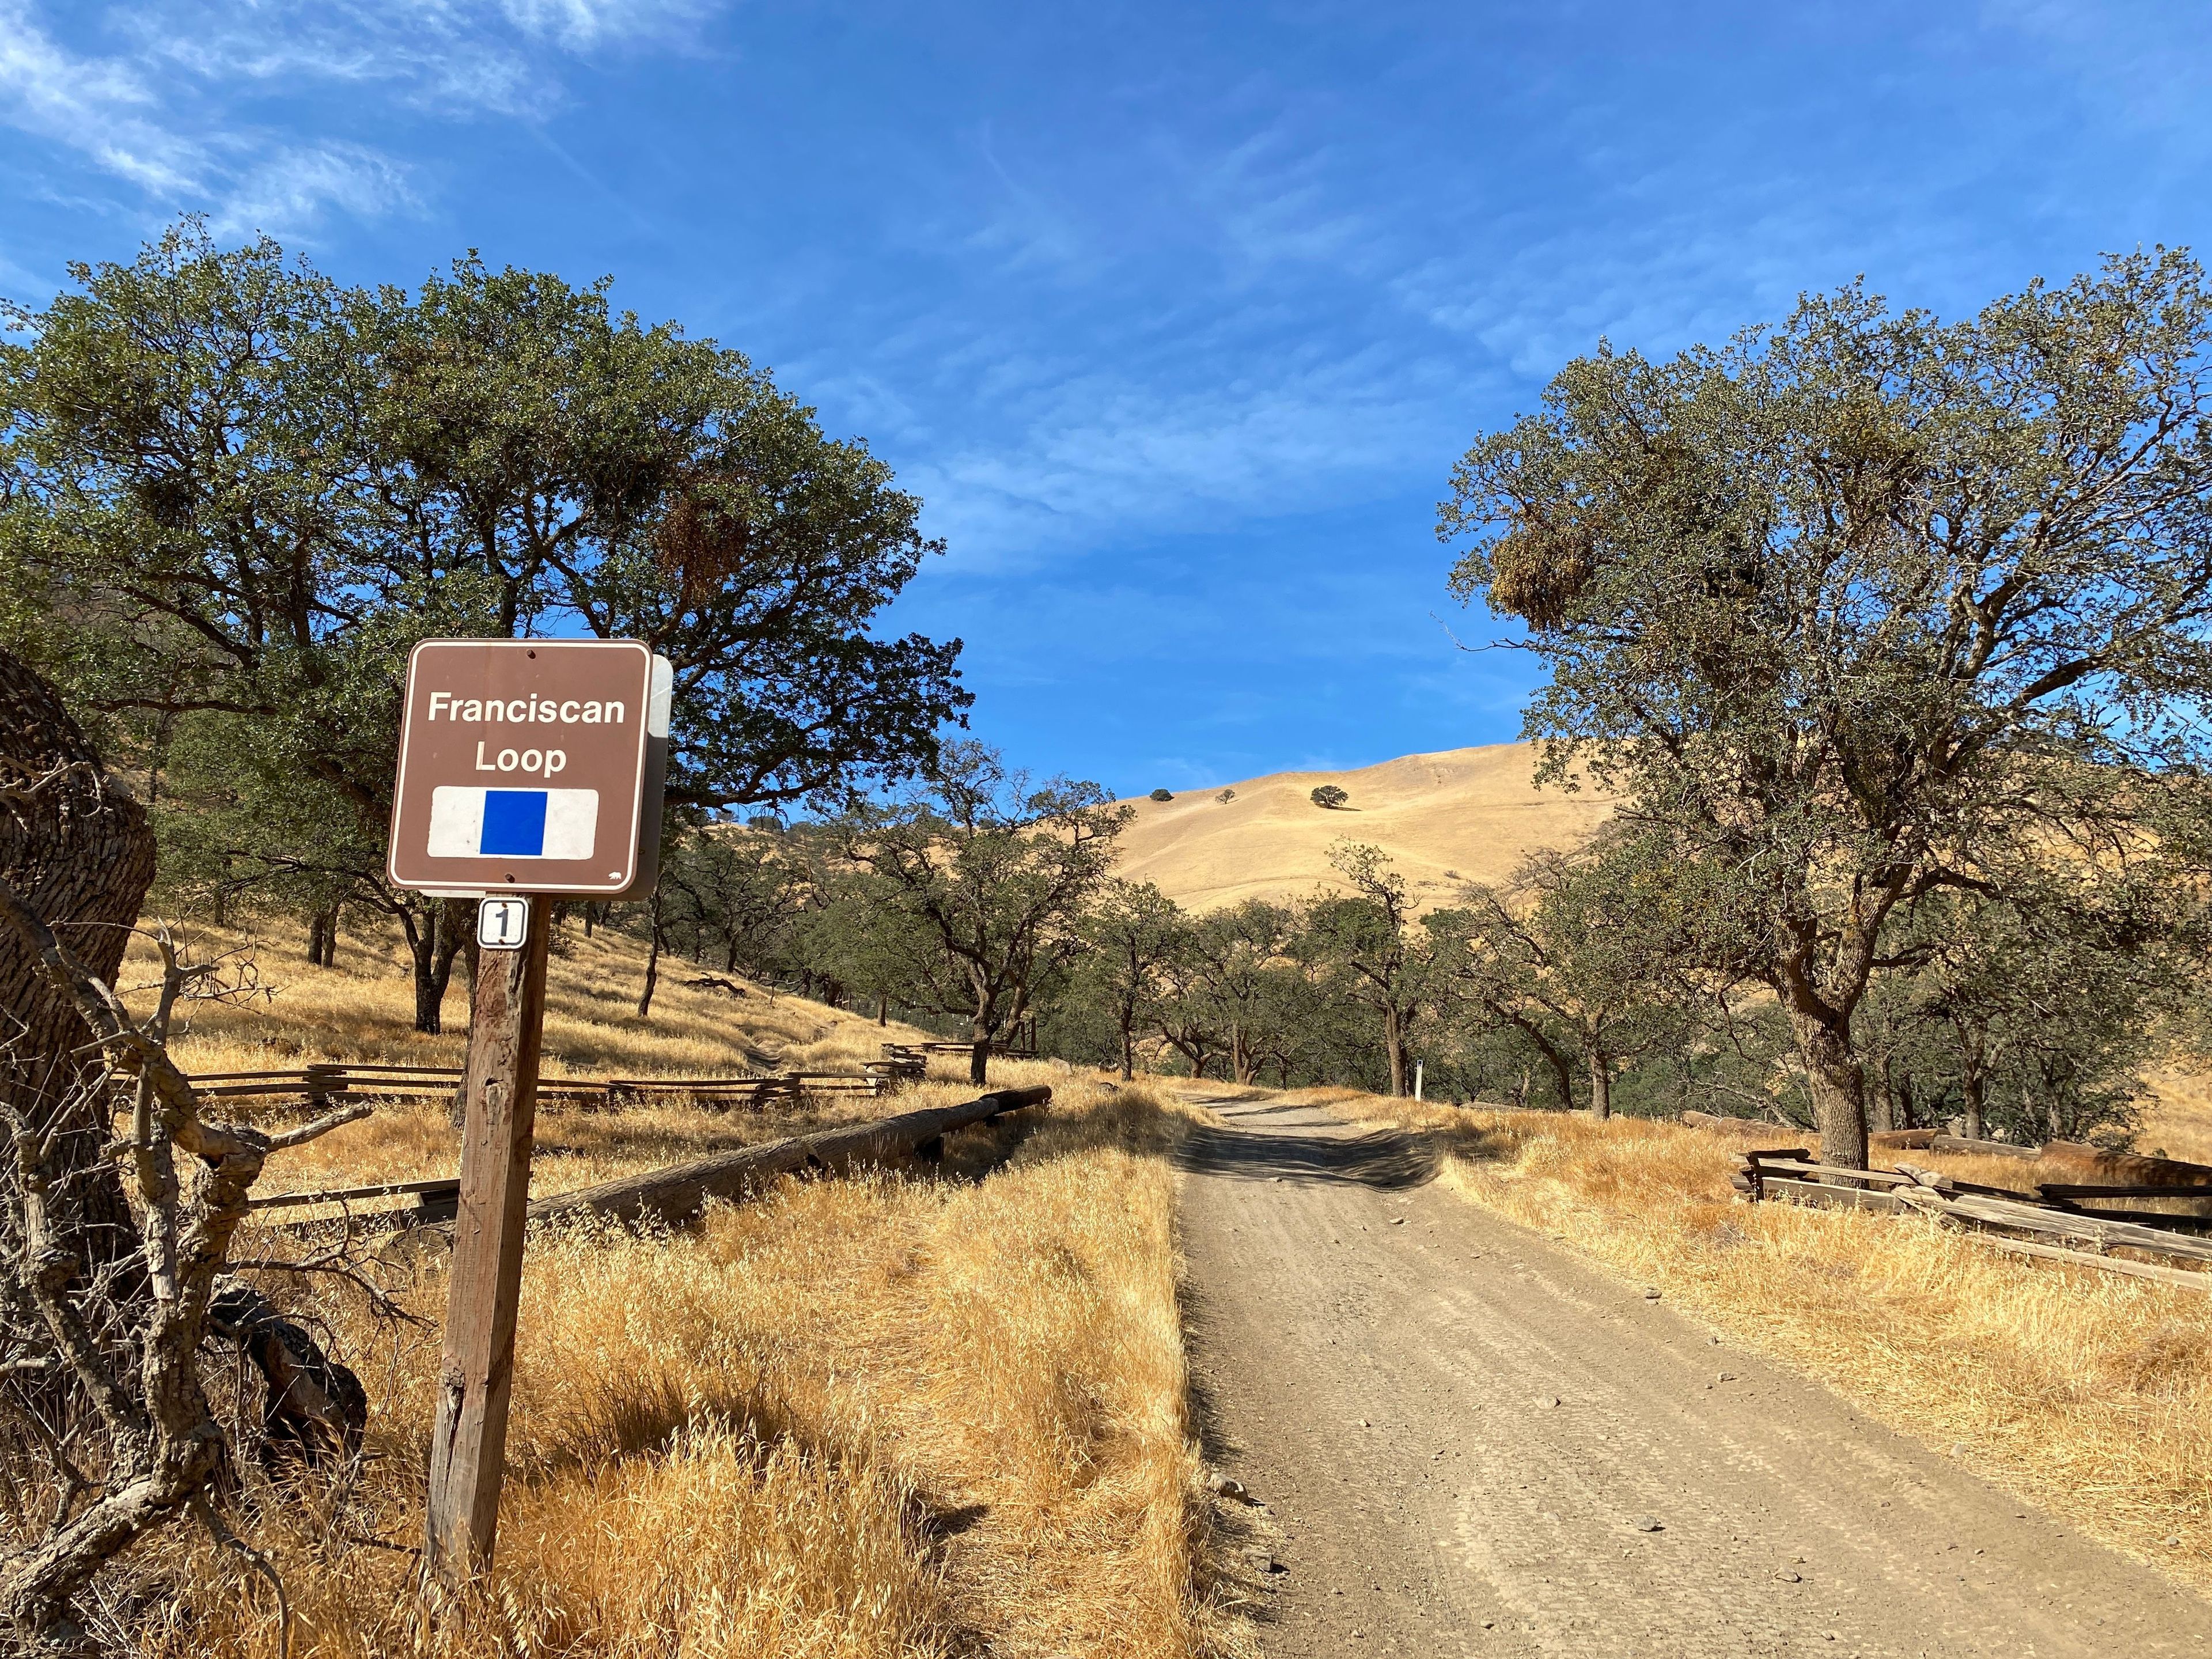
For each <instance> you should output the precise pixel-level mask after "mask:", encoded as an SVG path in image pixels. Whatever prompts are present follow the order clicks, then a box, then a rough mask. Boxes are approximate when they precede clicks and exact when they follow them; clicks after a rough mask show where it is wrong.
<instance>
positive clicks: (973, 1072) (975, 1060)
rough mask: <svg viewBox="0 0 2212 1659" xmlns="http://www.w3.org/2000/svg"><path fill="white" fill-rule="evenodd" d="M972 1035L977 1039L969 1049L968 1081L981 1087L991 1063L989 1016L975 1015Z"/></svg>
mask: <svg viewBox="0 0 2212 1659" xmlns="http://www.w3.org/2000/svg"><path fill="white" fill-rule="evenodd" d="M971 1035H972V1036H973V1037H974V1039H975V1041H974V1046H973V1047H971V1048H969V1050H968V1081H969V1082H970V1083H972V1084H974V1085H975V1086H976V1087H977V1088H979V1089H980V1088H981V1087H982V1086H983V1083H984V1080H985V1079H984V1074H985V1073H987V1071H988V1070H989V1069H990V1064H991V1027H990V1024H989V1023H988V1019H987V1016H985V1015H982V1014H978V1015H976V1016H975V1024H974V1026H973V1027H972V1028H971Z"/></svg>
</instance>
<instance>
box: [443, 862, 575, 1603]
mask: <svg viewBox="0 0 2212 1659" xmlns="http://www.w3.org/2000/svg"><path fill="white" fill-rule="evenodd" d="M518 903H520V904H523V905H526V906H528V910H526V912H525V917H524V921H523V929H524V933H525V937H524V938H523V939H522V940H521V943H520V948H516V947H513V946H502V947H495V948H492V949H489V950H484V951H481V952H480V953H479V955H478V958H477V961H478V964H479V965H478V967H477V984H476V987H475V996H474V998H473V1003H474V1007H473V1009H472V1012H471V1019H470V1021H469V1058H468V1064H467V1066H466V1067H465V1069H464V1070H463V1072H462V1074H461V1090H462V1094H463V1097H464V1100H465V1115H464V1121H463V1125H462V1129H461V1206H460V1212H459V1215H458V1216H456V1217H455V1218H454V1221H453V1285H452V1289H451V1291H450V1292H449V1294H448V1297H447V1304H446V1342H445V1353H444V1358H443V1362H442V1363H441V1365H440V1367H439V1371H438V1419H437V1426H436V1428H435V1430H434V1431H432V1433H431V1437H430V1514H429V1523H428V1528H427V1530H426V1533H425V1536H424V1540H423V1550H424V1563H425V1565H427V1566H428V1568H429V1570H430V1571H431V1573H432V1574H433V1575H434V1576H435V1577H437V1578H438V1579H439V1580H440V1581H441V1582H442V1583H447V1584H457V1583H461V1582H463V1581H464V1580H465V1579H467V1578H469V1577H471V1576H473V1575H474V1574H475V1573H477V1571H481V1570H482V1569H483V1568H484V1567H486V1566H488V1565H490V1562H491V1558H492V1547H493V1544H494V1541H495V1539H496V1537H497V1534H498V1530H499V1489H500V1479H501V1474H502V1473H503V1471H504V1470H505V1468H506V1466H507V1401H508V1399H509V1397H510V1395H512V1393H513V1383H514V1314H515V1304H516V1301H517V1299H518V1297H519V1295H520V1291H521V1287H522V1233H523V1212H525V1211H526V1209H527V1208H528V1207H529V1204H530V1152H531V1145H532V1133H533V1130H534V1127H535V1125H536V1120H537V1115H538V1036H539V1033H540V1032H541V1031H542V1030H543V1029H544V1023H545V946H546V937H547V935H548V934H549V933H551V932H552V927H551V925H550V924H551V918H550V915H545V914H543V911H544V908H548V907H544V906H540V905H537V904H532V903H531V902H530V901H528V900H513V899H508V900H499V899H486V900H485V901H484V902H483V904H484V908H485V909H487V910H489V909H491V908H492V907H494V906H495V905H501V904H504V905H514V904H518ZM529 911H538V912H540V914H537V915H530V914H529V913H528V912H529ZM497 920H498V921H499V922H500V923H501V925H507V921H506V914H505V913H502V914H501V915H500V917H499V918H498V919H497ZM483 931H484V930H483V928H481V927H480V928H479V936H480V937H481V934H482V933H483ZM507 931H509V932H511V931H512V927H511V925H507Z"/></svg>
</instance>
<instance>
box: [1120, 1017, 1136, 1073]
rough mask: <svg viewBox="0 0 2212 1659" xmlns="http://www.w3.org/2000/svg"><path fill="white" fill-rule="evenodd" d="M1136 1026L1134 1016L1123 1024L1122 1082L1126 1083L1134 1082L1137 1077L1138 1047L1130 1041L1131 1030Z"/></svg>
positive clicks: (1124, 1020) (1126, 1019) (1123, 1021)
mask: <svg viewBox="0 0 2212 1659" xmlns="http://www.w3.org/2000/svg"><path fill="white" fill-rule="evenodd" d="M1134 1024H1136V1019H1135V1017H1134V1016H1130V1017H1128V1018H1124V1019H1123V1020H1122V1022H1121V1081H1122V1082H1124V1083H1128V1082H1131V1081H1133V1080H1134V1079H1135V1078H1136V1075H1137V1064H1136V1061H1137V1054H1136V1045H1135V1044H1134V1043H1133V1042H1131V1041H1130V1039H1129V1028H1130V1027H1131V1026H1133V1025H1134Z"/></svg>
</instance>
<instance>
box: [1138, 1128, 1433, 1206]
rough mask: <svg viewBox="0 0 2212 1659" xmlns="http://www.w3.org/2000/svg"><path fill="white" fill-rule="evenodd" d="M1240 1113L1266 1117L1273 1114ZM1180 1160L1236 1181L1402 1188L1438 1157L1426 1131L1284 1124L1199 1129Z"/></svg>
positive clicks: (1428, 1172) (1429, 1172)
mask: <svg viewBox="0 0 2212 1659" xmlns="http://www.w3.org/2000/svg"><path fill="white" fill-rule="evenodd" d="M1270 1115H1272V1114H1267V1113H1252V1114H1239V1116H1240V1117H1241V1118H1243V1119H1245V1121H1254V1120H1257V1121H1260V1122H1262V1123H1264V1122H1265V1120H1266V1119H1267V1117H1269V1116H1270ZM1309 1115H1310V1114H1309ZM1179 1161H1180V1162H1181V1163H1182V1165H1183V1167H1184V1168H1185V1169H1188V1170H1195V1171H1198V1172H1200V1173H1203V1174H1206V1175H1218V1176H1229V1177H1231V1179H1233V1180H1239V1181H1286V1182H1345V1181H1348V1182H1358V1184H1359V1185H1361V1186H1364V1187H1376V1188H1401V1187H1419V1186H1422V1185H1424V1184H1425V1183H1426V1182H1431V1181H1433V1180H1435V1179H1436V1175H1437V1162H1438V1159H1437V1149H1436V1147H1435V1146H1434V1145H1433V1144H1431V1140H1430V1139H1429V1138H1428V1137H1427V1136H1425V1135H1412V1134H1404V1133H1398V1132H1396V1131H1393V1130H1387V1129H1386V1130H1376V1131H1374V1132H1373V1133H1367V1134H1351V1135H1347V1134H1328V1133H1318V1132H1316V1131H1314V1130H1312V1129H1310V1128H1308V1127H1305V1126H1304V1125H1298V1126H1296V1127H1291V1126H1287V1125H1286V1126H1285V1127H1264V1128H1255V1129H1243V1128H1237V1129H1200V1130H1199V1131H1197V1132H1196V1133H1194V1134H1192V1135H1191V1136H1190V1137H1189V1139H1187V1140H1185V1141H1184V1142H1183V1145H1182V1151H1181V1153H1180V1154H1179Z"/></svg>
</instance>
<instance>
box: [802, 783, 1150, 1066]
mask: <svg viewBox="0 0 2212 1659" xmlns="http://www.w3.org/2000/svg"><path fill="white" fill-rule="evenodd" d="M1132 816H1133V810H1132V809H1131V808H1129V807H1127V806H1115V805H1111V804H1110V803H1109V799H1108V797H1107V794H1106V792H1105V791H1104V790H1103V789H1101V788H1100V787H1098V786H1097V784H1095V783H1074V782H1070V781H1068V780H1066V779H1065V778H1055V779H1053V780H1051V781H1048V782H1047V783H1044V784H1042V785H1036V786H1033V785H1032V784H1031V782H1030V779H1029V776H1028V775H1027V774H1026V773H1023V772H1018V771H1010V770H1008V769H1007V768H1006V765H1005V763H1004V762H1003V761H1002V760H1001V759H1000V757H999V756H998V754H997V753H996V752H995V751H994V750H990V749H987V748H985V747H984V746H983V745H982V744H976V743H957V744H947V745H946V746H945V750H944V753H943V755H942V756H941V757H940V758H939V763H938V765H937V766H936V767H935V768H934V769H933V770H932V771H931V773H930V774H929V775H928V776H927V779H926V780H924V781H922V782H921V783H919V784H918V785H915V786H914V787H909V788H908V789H906V790H904V791H903V792H902V793H900V794H899V795H898V796H896V798H895V799H892V800H890V802H888V803H885V804H882V805H878V804H875V803H872V802H871V803H863V804H862V805H858V806H855V807H854V809H853V811H851V813H850V814H849V815H848V817H846V818H845V819H844V820H843V821H842V825H841V829H842V851H843V854H844V856H845V857H846V858H847V859H848V860H850V861H851V862H853V863H854V864H855V865H859V866H865V867H866V869H868V870H870V871H872V872H873V873H874V874H875V875H876V877H877V878H878V891H879V892H880V893H881V895H882V896H883V902H884V904H885V905H886V907H887V908H895V909H896V912H897V913H898V914H899V915H902V918H903V920H904V921H905V922H906V924H907V925H908V927H911V928H912V930H913V931H914V932H915V933H918V934H920V935H921V937H922V938H923V939H927V941H928V943H929V945H931V946H932V947H933V949H934V951H936V952H937V953H938V954H939V956H940V957H941V959H942V961H943V963H944V964H945V975H944V978H943V979H942V980H941V981H939V987H940V988H939V997H940V999H941V1006H942V1007H943V1009H944V1011H945V1012H955V1013H958V1014H960V1015H962V1016H963V1017H964V1018H966V1019H967V1020H968V1022H969V1032H970V1034H971V1041H972V1043H973V1048H972V1052H971V1058H970V1060H969V1080H970V1081H972V1082H974V1083H976V1084H979V1085H980V1084H981V1083H982V1082H984V1081H985V1074H986V1066H987V1063H988V1061H989V1059H990V1054H991V1045H992V1043H993V1042H994V1041H995V1040H996V1039H997V1037H998V1036H999V1034H1000V1032H1001V1031H1002V1030H1006V1029H1008V1028H1009V1027H1011V1026H1012V1025H1013V1024H1016V1023H1017V1022H1018V1021H1019V1020H1020V1019H1021V1018H1022V1016H1023V1015H1024V1013H1026V1012H1028V1010H1029V1006H1030V999H1031V996H1032V994H1033V993H1034V991H1035V990H1036V987H1038V985H1039V984H1040V982H1041V981H1042V980H1043V979H1044V978H1045V977H1047V976H1048V975H1050V974H1051V973H1053V972H1054V971H1055V970H1056V969H1058V968H1060V966H1062V965H1063V964H1065V963H1067V962H1069V961H1071V960H1073V958H1074V957H1076V956H1077V955H1078V954H1079V952H1080V951H1081V948H1082V941H1081V938H1080V935H1079V933H1078V931H1077V924H1078V921H1079V917H1080V916H1081V915H1082V913H1083V912H1084V911H1085V909H1086V908H1089V906H1090V905H1091V902H1092V901H1093V900H1094V899H1095V898H1096V896H1097V893H1098V891H1099V890H1100V889H1101V888H1103V886H1104V885H1105V884H1106V882H1107V880H1108V878H1109V877H1110V876H1111V875H1112V873H1113V859H1114V841H1115V837H1116V836H1119V835H1120V834H1121V830H1122V829H1123V828H1124V826H1126V825H1127V823H1128V821H1129V819H1130V817H1132Z"/></svg>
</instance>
